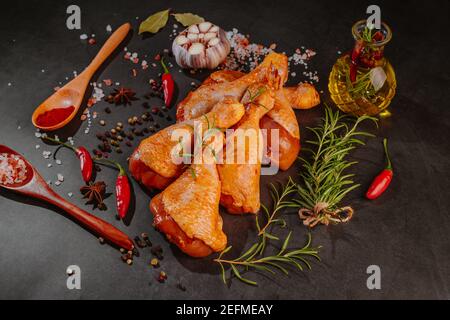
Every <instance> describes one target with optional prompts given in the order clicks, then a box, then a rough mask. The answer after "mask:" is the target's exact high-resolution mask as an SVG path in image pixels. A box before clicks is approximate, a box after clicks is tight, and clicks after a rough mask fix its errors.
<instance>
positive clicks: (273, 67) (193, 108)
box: [177, 53, 288, 121]
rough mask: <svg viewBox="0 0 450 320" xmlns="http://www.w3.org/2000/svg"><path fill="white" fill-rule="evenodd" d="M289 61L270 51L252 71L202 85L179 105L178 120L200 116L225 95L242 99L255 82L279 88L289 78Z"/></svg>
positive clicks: (283, 56)
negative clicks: (210, 84)
mask: <svg viewBox="0 0 450 320" xmlns="http://www.w3.org/2000/svg"><path fill="white" fill-rule="evenodd" d="M287 72H288V62H287V57H286V56H285V55H283V54H278V53H270V54H268V55H267V56H266V58H265V59H264V60H263V61H262V62H261V64H260V65H259V66H258V67H256V68H255V69H254V70H253V71H252V72H250V73H248V74H246V75H244V76H242V77H241V78H239V79H237V80H235V81H232V82H222V83H218V84H216V85H214V86H202V87H200V88H198V89H197V90H195V91H192V92H190V93H189V94H188V96H187V97H186V99H184V100H183V101H182V102H180V103H179V104H178V106H177V120H178V121H183V120H188V119H193V118H198V117H199V116H201V115H202V114H205V113H206V112H208V111H209V110H211V108H212V107H213V106H214V105H215V104H216V103H217V102H218V101H220V100H221V99H222V98H223V97H224V96H231V97H234V98H236V99H237V100H240V99H241V98H242V96H243V95H244V93H245V90H247V88H248V87H249V86H250V85H251V84H254V83H264V84H267V85H268V86H269V87H271V88H274V89H278V88H281V87H282V86H283V84H284V83H285V82H286V80H287Z"/></svg>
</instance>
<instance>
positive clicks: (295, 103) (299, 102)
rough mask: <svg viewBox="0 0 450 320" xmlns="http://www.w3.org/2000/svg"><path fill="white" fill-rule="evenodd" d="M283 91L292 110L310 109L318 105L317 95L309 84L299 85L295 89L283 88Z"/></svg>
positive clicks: (318, 98)
mask: <svg viewBox="0 0 450 320" xmlns="http://www.w3.org/2000/svg"><path fill="white" fill-rule="evenodd" d="M283 91H284V94H285V95H286V98H287V99H288V100H289V104H290V105H291V107H292V108H294V109H310V108H312V107H315V106H317V105H318V104H319V103H320V96H319V93H318V92H317V90H316V88H314V86H313V85H312V84H309V83H299V84H298V85H297V86H296V87H286V88H283Z"/></svg>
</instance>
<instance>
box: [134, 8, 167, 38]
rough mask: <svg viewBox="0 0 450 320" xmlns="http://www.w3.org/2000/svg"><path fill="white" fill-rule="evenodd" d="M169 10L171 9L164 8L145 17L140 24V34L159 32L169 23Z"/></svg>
mask: <svg viewBox="0 0 450 320" xmlns="http://www.w3.org/2000/svg"><path fill="white" fill-rule="evenodd" d="M169 11H170V9H167V10H162V11H159V12H156V13H154V14H152V15H151V16H150V17H148V18H147V19H145V20H144V21H143V22H142V23H141V24H140V26H139V34H141V33H143V32H151V33H157V32H158V31H159V30H160V29H161V28H163V27H164V26H165V25H166V24H167V20H168V19H169Z"/></svg>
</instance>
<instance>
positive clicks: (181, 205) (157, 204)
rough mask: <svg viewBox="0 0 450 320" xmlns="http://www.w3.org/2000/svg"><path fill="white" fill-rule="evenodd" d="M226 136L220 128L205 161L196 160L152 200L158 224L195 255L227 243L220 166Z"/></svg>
mask: <svg viewBox="0 0 450 320" xmlns="http://www.w3.org/2000/svg"><path fill="white" fill-rule="evenodd" d="M223 139H224V138H223V134H222V133H221V132H219V131H217V130H216V134H215V135H213V136H212V139H211V140H212V141H211V142H210V143H209V144H208V146H206V147H204V148H203V162H202V163H201V164H196V163H194V164H192V165H191V166H190V167H189V168H188V169H187V170H186V171H184V173H183V174H182V175H181V176H180V177H179V178H178V179H176V180H175V181H174V182H173V183H172V184H170V185H169V186H168V187H167V188H166V189H165V190H164V191H162V192H161V193H160V194H158V195H157V196H156V197H154V198H153V199H152V201H151V203H150V210H151V212H152V213H153V216H154V219H153V224H154V225H155V227H156V228H157V229H158V230H159V231H161V232H163V233H165V235H166V237H167V239H168V240H169V241H170V242H172V243H174V244H175V245H177V246H178V247H179V248H180V249H181V250H182V251H183V252H185V253H186V254H188V255H190V256H192V257H205V256H207V255H209V254H211V253H213V252H219V251H222V250H223V249H224V248H225V246H226V244H227V236H226V235H225V233H224V232H223V231H222V217H221V216H220V215H219V201H220V190H221V185H220V180H219V174H218V172H217V166H216V155H217V154H219V153H220V152H221V150H222V148H223V143H224V140H223ZM212 150H214V152H213V151H212Z"/></svg>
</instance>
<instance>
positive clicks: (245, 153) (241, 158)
mask: <svg viewBox="0 0 450 320" xmlns="http://www.w3.org/2000/svg"><path fill="white" fill-rule="evenodd" d="M249 100H250V101H249ZM274 100H275V98H274V93H273V91H272V90H271V89H268V88H267V87H265V86H260V85H253V86H250V87H249V89H248V91H247V93H246V94H245V95H244V97H243V100H242V102H243V103H244V104H245V105H246V108H247V110H246V113H245V115H244V117H242V119H241V121H239V123H238V124H237V125H236V126H235V127H233V129H236V130H235V131H234V133H233V134H232V135H231V136H227V142H226V144H225V152H224V153H225V160H224V163H223V164H219V165H218V170H219V176H220V181H221V182H222V195H221V198H220V204H221V205H222V206H224V207H225V208H226V209H227V210H228V212H229V213H233V214H238V213H257V212H258V211H259V208H260V196H259V193H260V192H259V181H260V172H261V158H262V151H263V139H262V135H261V132H260V129H259V122H260V120H261V118H262V117H263V116H264V114H266V113H267V112H268V111H270V110H271V109H272V108H273V106H274ZM242 133H244V134H245V136H244V137H245V140H243V139H242V138H241V141H239V139H238V136H241V137H242ZM246 137H249V138H248V139H247V138H246ZM252 138H253V139H252ZM230 149H231V150H230Z"/></svg>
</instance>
